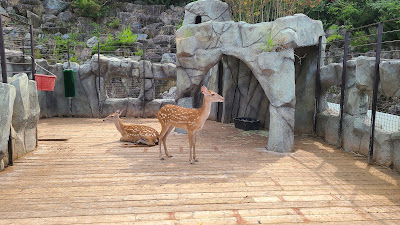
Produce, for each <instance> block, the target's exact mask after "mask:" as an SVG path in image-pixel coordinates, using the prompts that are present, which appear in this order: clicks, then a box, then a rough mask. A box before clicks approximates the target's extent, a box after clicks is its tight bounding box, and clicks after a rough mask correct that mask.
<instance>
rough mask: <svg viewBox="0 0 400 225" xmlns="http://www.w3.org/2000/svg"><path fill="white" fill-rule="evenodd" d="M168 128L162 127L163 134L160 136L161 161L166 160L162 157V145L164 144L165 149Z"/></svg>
mask: <svg viewBox="0 0 400 225" xmlns="http://www.w3.org/2000/svg"><path fill="white" fill-rule="evenodd" d="M168 128H169V127H168V126H162V127H161V132H160V136H159V139H158V142H159V143H158V144H159V145H160V159H161V160H164V158H163V155H162V151H161V145H162V144H161V143H164V147H165V142H164V135H165V133H166V132H167V131H168Z"/></svg>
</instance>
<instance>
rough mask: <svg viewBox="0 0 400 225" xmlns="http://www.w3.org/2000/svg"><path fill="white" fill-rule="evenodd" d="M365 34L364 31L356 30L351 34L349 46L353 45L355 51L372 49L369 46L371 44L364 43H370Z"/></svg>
mask: <svg viewBox="0 0 400 225" xmlns="http://www.w3.org/2000/svg"><path fill="white" fill-rule="evenodd" d="M365 35H367V34H366V33H365V32H364V31H356V32H354V34H353V38H352V40H351V41H350V46H353V47H355V51H357V52H367V51H368V50H372V49H371V46H372V45H366V44H368V43H370V42H371V41H370V40H369V38H368V37H365Z"/></svg>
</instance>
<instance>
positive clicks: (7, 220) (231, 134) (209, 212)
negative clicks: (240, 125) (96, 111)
mask: <svg viewBox="0 0 400 225" xmlns="http://www.w3.org/2000/svg"><path fill="white" fill-rule="evenodd" d="M127 121H131V122H136V123H141V124H148V125H150V126H152V127H155V128H156V129H158V130H159V129H160V126H159V124H158V123H157V120H154V119H130V120H127ZM54 130H61V131H63V132H59V133H55V132H54ZM100 130H101V131H102V132H98V131H100ZM216 132H217V133H218V135H215V134H216ZM221 137H223V138H221ZM39 138H54V139H61V138H68V140H67V141H62V142H56V141H54V142H53V141H41V142H39V148H38V149H37V150H35V151H33V152H31V153H28V154H27V155H25V156H24V157H22V158H20V159H18V160H16V162H15V164H14V166H13V167H11V168H7V169H6V170H5V171H2V172H0V180H1V181H0V196H2V197H1V198H0V213H1V214H2V217H1V218H0V224H132V223H134V224H200V223H203V224H260V223H269V224H277V223H279V224H292V223H307V224H318V223H324V224H382V223H385V224H398V222H399V221H400V216H399V214H398V213H397V212H398V211H399V210H400V189H399V187H398V184H399V181H400V176H399V174H397V173H394V172H393V171H391V170H388V169H387V168H383V167H378V166H370V165H368V164H367V161H366V158H365V157H360V156H358V155H352V154H351V153H347V152H344V151H342V150H340V149H335V148H332V147H330V146H329V145H327V144H325V143H323V142H321V140H320V139H315V138H310V137H299V136H297V137H296V138H295V153H292V154H283V155H278V154H274V153H270V152H265V151H264V150H263V147H264V146H265V145H266V141H267V139H266V137H261V136H258V135H251V136H248V135H245V133H243V132H242V131H239V130H236V129H235V128H233V126H232V125H226V124H220V123H215V122H211V121H207V123H206V125H205V127H204V130H203V131H202V133H200V135H199V136H198V141H197V143H198V148H197V153H198V157H199V158H200V162H199V163H197V164H195V165H190V164H189V163H188V162H187V159H188V145H187V136H186V135H177V134H174V135H171V136H169V138H168V141H167V143H168V146H169V149H170V152H171V153H172V154H173V155H174V157H173V158H171V159H167V160H164V161H160V160H158V146H156V147H153V148H143V147H139V148H137V147H135V148H133V147H132V146H131V145H130V144H126V143H120V142H119V141H118V139H119V134H118V132H117V131H116V129H115V127H113V125H112V124H106V123H102V122H100V121H99V120H97V119H81V118H62V119H56V118H53V119H45V120H41V121H40V124H39ZM328 221H330V222H328Z"/></svg>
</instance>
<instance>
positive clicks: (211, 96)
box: [201, 86, 225, 102]
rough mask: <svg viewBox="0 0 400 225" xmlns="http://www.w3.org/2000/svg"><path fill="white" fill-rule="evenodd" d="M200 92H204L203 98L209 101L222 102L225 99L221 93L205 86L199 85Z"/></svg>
mask: <svg viewBox="0 0 400 225" xmlns="http://www.w3.org/2000/svg"><path fill="white" fill-rule="evenodd" d="M201 93H203V94H204V98H206V99H207V100H208V101H211V102H223V101H224V100H225V99H224V97H222V96H221V95H219V94H217V93H215V92H213V91H211V90H208V89H207V88H206V87H205V86H203V87H201Z"/></svg>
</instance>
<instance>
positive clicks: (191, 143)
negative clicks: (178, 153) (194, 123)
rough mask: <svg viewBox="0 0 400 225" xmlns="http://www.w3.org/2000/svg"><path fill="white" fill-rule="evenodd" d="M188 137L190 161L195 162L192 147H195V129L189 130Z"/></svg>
mask: <svg viewBox="0 0 400 225" xmlns="http://www.w3.org/2000/svg"><path fill="white" fill-rule="evenodd" d="M188 139H189V162H190V164H193V163H194V160H193V157H192V147H193V131H188Z"/></svg>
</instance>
